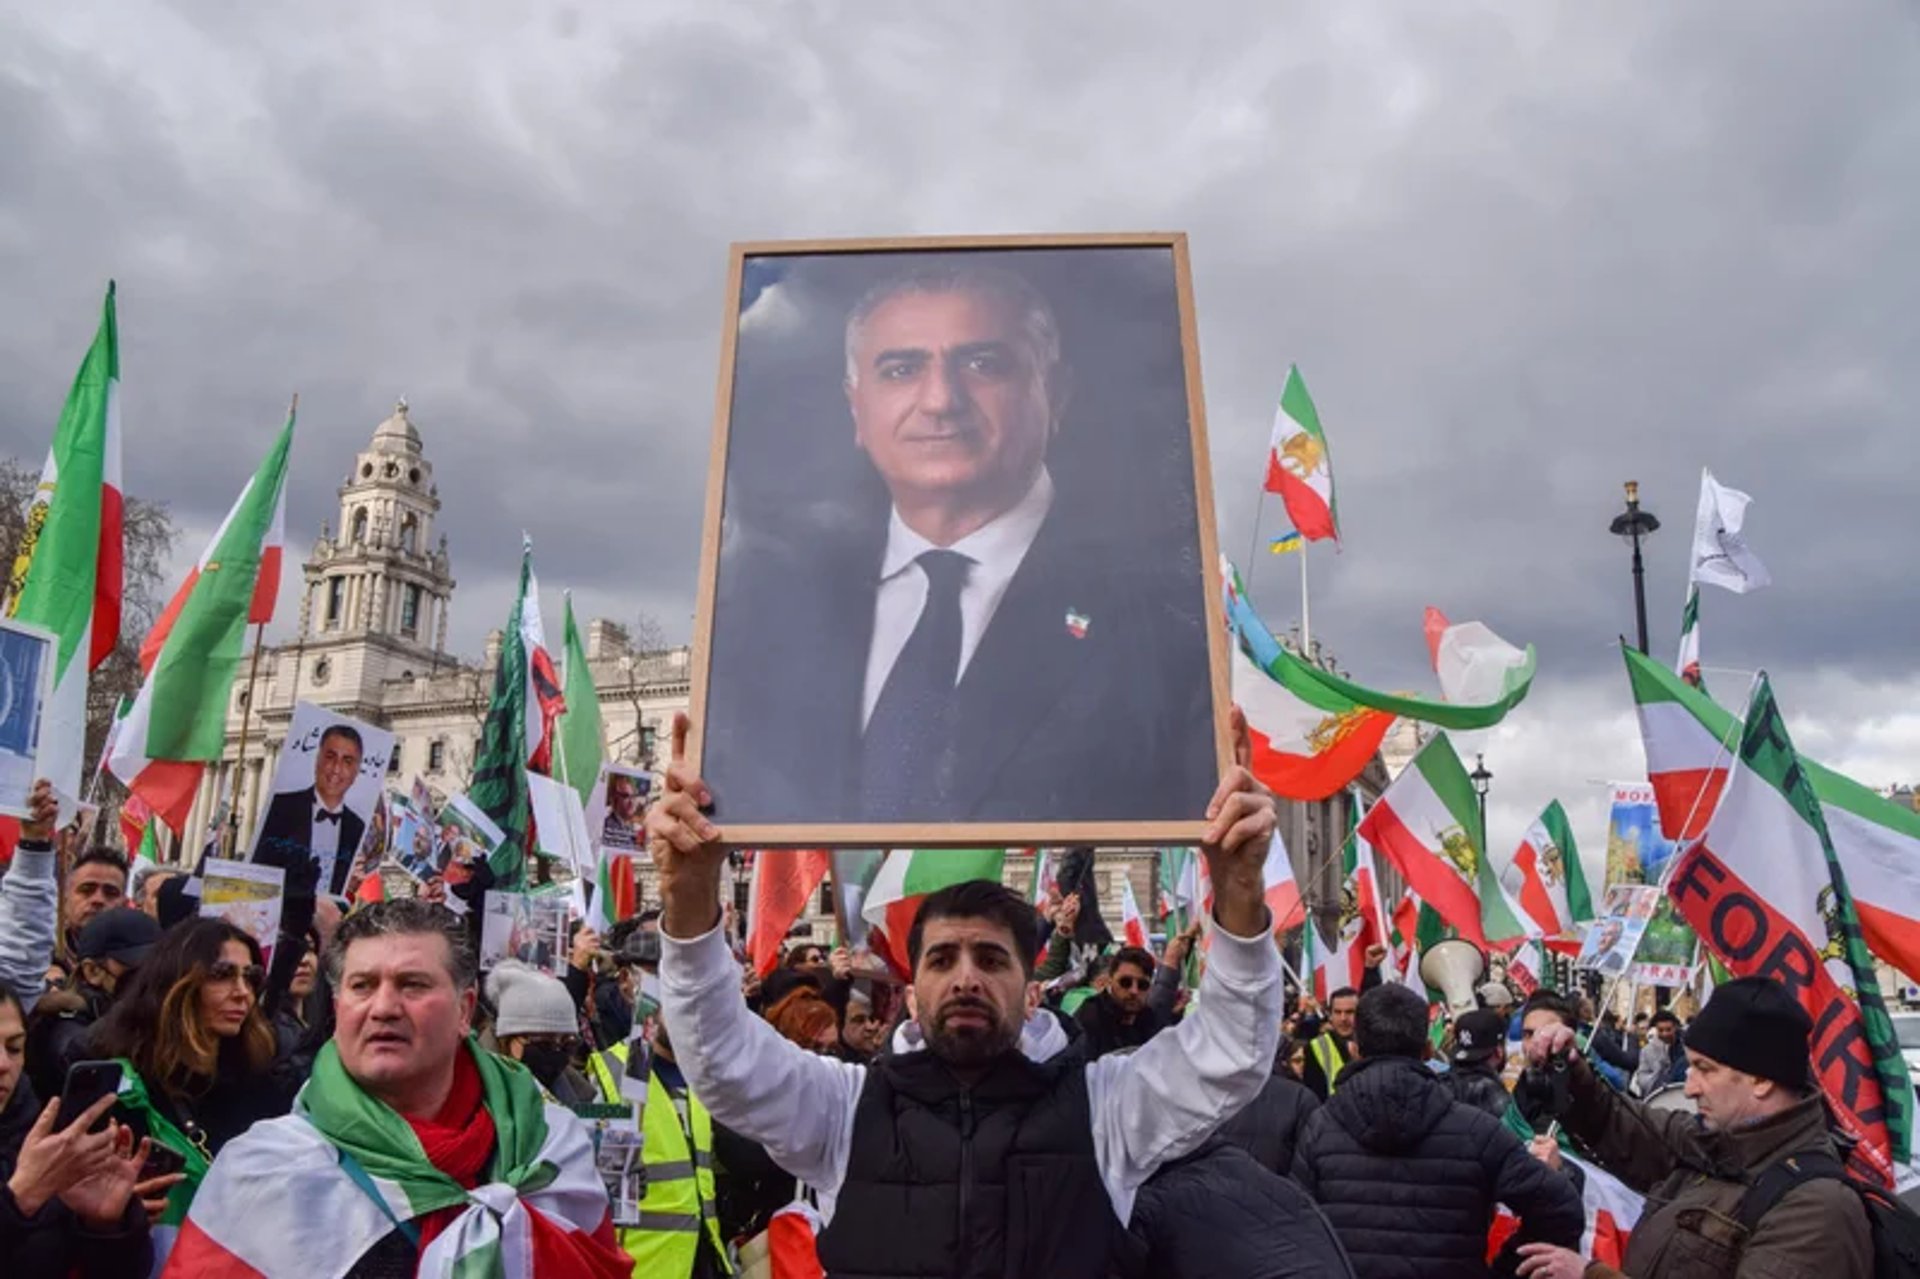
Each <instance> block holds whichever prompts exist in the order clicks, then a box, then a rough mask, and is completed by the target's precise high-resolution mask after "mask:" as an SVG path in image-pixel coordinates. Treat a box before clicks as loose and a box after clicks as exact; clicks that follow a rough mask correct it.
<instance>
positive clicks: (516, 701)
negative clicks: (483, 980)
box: [467, 537, 566, 891]
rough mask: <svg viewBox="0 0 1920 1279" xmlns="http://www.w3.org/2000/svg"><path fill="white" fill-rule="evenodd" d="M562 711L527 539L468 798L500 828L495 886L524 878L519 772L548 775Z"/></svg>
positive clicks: (529, 834) (527, 820)
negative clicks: (501, 838)
mask: <svg viewBox="0 0 1920 1279" xmlns="http://www.w3.org/2000/svg"><path fill="white" fill-rule="evenodd" d="M565 709H566V700H565V698H564V697H563V696H562V695H561V691H560V680H559V677H558V675H557V674H556V673H555V672H554V669H553V659H552V658H551V657H549V656H548V654H547V649H546V630H545V628H544V626H543V625H542V624H541V621H540V583H539V580H538V579H537V578H535V577H534V575H533V539H532V538H530V537H523V539H522V542H521V548H520V589H519V592H518V594H516V595H515V597H514V601H513V611H512V612H511V613H509V614H508V615H507V625H506V627H505V628H504V629H503V631H502V633H501V639H500V658H499V664H498V665H496V666H495V667H494V672H493V694H492V698H491V700H490V701H489V703H488V705H487V718H486V720H485V722H484V723H483V724H482V725H481V728H480V750H479V754H478V756H477V758H476V759H475V761H474V771H473V782H472V784H471V785H469V786H468V787H467V795H468V797H469V798H470V799H472V800H473V802H474V803H475V804H476V805H478V806H479V808H480V811H481V812H483V813H485V814H486V815H487V816H488V817H490V818H492V819H493V823H494V825H496V826H498V827H499V828H500V829H501V830H502V831H504V832H505V833H506V836H507V837H506V839H505V840H503V841H502V842H501V844H500V847H498V848H496V849H495V850H494V851H493V855H492V856H491V857H490V858H489V859H488V861H489V864H490V865H491V866H492V868H493V874H494V878H495V881H496V882H497V883H498V884H499V886H500V888H501V890H502V891H511V890H513V889H515V888H517V887H519V885H520V884H521V883H522V882H523V881H524V879H525V878H526V861H527V855H528V854H529V853H530V852H532V851H533V849H534V848H535V846H536V845H535V842H534V834H533V809H532V805H531V802H530V800H529V797H528V792H527V779H526V773H527V770H528V769H532V770H533V771H534V772H537V773H547V774H549V775H550V774H551V761H552V739H553V728H554V723H555V721H556V720H557V719H558V718H559V715H560V712H561V711H563V710H565Z"/></svg>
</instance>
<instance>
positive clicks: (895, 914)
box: [860, 848, 1007, 980]
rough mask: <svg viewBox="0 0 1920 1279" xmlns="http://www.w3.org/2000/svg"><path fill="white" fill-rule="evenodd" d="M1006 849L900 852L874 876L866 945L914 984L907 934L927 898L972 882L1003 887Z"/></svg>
mask: <svg viewBox="0 0 1920 1279" xmlns="http://www.w3.org/2000/svg"><path fill="white" fill-rule="evenodd" d="M1006 857H1007V852H1006V850H1005V849H1004V848H896V849H894V850H893V851H892V852H890V853H888V854H887V860H886V861H885V862H883V863H882V864H881V866H880V873H879V874H878V875H876V876H874V880H873V887H872V888H871V889H869V890H868V891H867V899H866V901H865V902H864V903H862V905H861V907H860V914H861V917H862V918H864V919H865V920H866V921H867V930H868V931H867V945H868V946H869V947H870V948H871V949H872V951H873V953H874V954H876V955H879V956H880V957H881V958H882V959H885V960H886V961H887V963H888V965H889V966H891V967H892V968H893V970H894V971H895V972H896V973H899V974H900V976H901V977H903V978H905V979H907V980H912V978H913V965H912V964H911V963H909V962H908V960H907V934H908V932H909V931H911V929H912V928H913V917H914V916H915V915H916V914H918V913H919V910H920V903H921V902H922V901H923V900H925V898H926V896H927V895H928V894H929V893H935V892H938V891H939V890H940V889H942V888H945V887H947V886H948V885H949V884H959V883H964V882H965V881H967V880H970V879H988V880H992V881H993V882H994V883H996V884H997V883H999V882H1000V871H1001V868H1002V867H1003V866H1004V865H1005V863H1006Z"/></svg>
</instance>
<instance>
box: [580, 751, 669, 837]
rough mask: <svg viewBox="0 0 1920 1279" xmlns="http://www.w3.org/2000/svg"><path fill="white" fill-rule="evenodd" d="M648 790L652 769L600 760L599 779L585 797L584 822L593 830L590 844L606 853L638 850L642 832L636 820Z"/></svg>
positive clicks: (638, 820) (639, 817)
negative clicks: (601, 761)
mask: <svg viewBox="0 0 1920 1279" xmlns="http://www.w3.org/2000/svg"><path fill="white" fill-rule="evenodd" d="M652 793H653V774H652V773H649V772H647V771H646V770H645V769H643V768H634V767H630V766H628V765H625V764H602V765H601V766H600V777H599V780H598V781H596V782H595V783H594V784H593V791H592V793H591V794H590V795H589V796H588V797H587V812H586V823H587V829H588V830H589V831H591V832H593V848H594V849H595V850H596V851H600V852H609V853H637V852H640V851H642V850H643V849H644V848H645V847H646V835H645V833H644V832H643V831H642V830H641V829H640V821H641V817H642V813H643V811H644V810H645V808H646V806H647V799H648V797H649V796H651V795H652Z"/></svg>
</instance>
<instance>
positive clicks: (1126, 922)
mask: <svg viewBox="0 0 1920 1279" xmlns="http://www.w3.org/2000/svg"><path fill="white" fill-rule="evenodd" d="M1120 934H1121V936H1122V937H1123V938H1125V939H1126V943H1127V945H1129V946H1136V947H1138V948H1139V949H1141V950H1145V949H1146V948H1147V921H1146V920H1144V919H1142V918H1140V901H1139V899H1138V898H1136V897H1135V896H1134V895H1133V879H1132V877H1131V876H1127V875H1122V876H1121V877H1120Z"/></svg>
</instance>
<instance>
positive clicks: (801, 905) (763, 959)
mask: <svg viewBox="0 0 1920 1279" xmlns="http://www.w3.org/2000/svg"><path fill="white" fill-rule="evenodd" d="M831 864H832V855H831V854H830V853H829V852H828V851H827V850H826V849H824V848H762V849H759V850H757V851H756V852H755V853H754V854H753V873H752V876H751V878H750V879H749V880H748V888H747V956H748V958H750V959H751V960H752V961H753V970H754V971H755V972H757V973H759V974H760V975H761V976H762V977H765V976H766V975H767V974H768V973H770V972H772V971H773V970H774V969H775V968H778V967H779V966H780V952H781V950H782V949H783V948H784V946H785V944H786V940H787V932H788V930H789V929H791V928H792V927H793V923H794V921H795V920H797V919H799V918H800V916H801V914H802V913H803V912H804V911H805V910H806V909H807V902H808V900H809V899H810V898H811V897H812V896H813V895H814V893H816V892H818V891H819V888H820V882H821V881H822V880H824V879H825V878H826V877H827V870H828V869H829V867H830V866H831Z"/></svg>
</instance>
